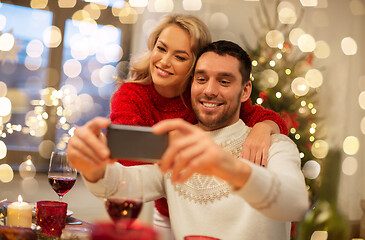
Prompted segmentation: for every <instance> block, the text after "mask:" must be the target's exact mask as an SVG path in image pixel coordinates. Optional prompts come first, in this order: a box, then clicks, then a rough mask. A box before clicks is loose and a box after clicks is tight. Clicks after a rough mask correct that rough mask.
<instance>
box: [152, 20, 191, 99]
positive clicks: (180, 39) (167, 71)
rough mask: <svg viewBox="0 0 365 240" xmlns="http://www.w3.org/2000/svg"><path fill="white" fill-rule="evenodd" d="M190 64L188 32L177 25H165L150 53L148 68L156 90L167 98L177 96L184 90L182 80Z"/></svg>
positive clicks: (184, 78)
mask: <svg viewBox="0 0 365 240" xmlns="http://www.w3.org/2000/svg"><path fill="white" fill-rule="evenodd" d="M192 64H193V54H192V52H191V41H190V35H189V33H188V32H187V31H185V30H183V29H182V28H180V27H179V26H177V25H169V26H167V27H166V28H165V29H164V30H163V31H162V32H161V34H160V36H159V38H158V39H157V42H156V44H155V46H154V47H153V50H152V53H151V59H150V69H151V76H152V81H153V83H154V85H155V89H156V91H157V92H158V93H159V94H161V95H162V96H164V97H167V98H172V97H176V96H178V95H179V94H180V93H181V92H183V91H184V90H185V89H182V88H183V87H184V86H185V85H186V83H185V82H184V80H186V75H187V73H188V71H189V69H190V68H191V65H192Z"/></svg>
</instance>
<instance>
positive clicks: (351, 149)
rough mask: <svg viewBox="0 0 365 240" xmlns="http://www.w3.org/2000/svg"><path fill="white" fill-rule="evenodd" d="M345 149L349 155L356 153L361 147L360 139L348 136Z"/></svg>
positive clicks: (344, 143) (344, 145)
mask: <svg viewBox="0 0 365 240" xmlns="http://www.w3.org/2000/svg"><path fill="white" fill-rule="evenodd" d="M342 147H343V151H344V152H345V153H346V154H348V155H355V154H356V153H357V152H358V151H359V148H360V142H359V139H358V138H357V137H355V136H348V137H346V138H345V140H344V141H343V145H342Z"/></svg>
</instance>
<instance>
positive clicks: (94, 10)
mask: <svg viewBox="0 0 365 240" xmlns="http://www.w3.org/2000/svg"><path fill="white" fill-rule="evenodd" d="M84 10H85V11H86V12H88V13H89V15H90V18H92V19H95V20H96V19H99V18H100V15H101V11H100V7H99V5H97V4H95V3H90V4H88V5H86V6H85V7H84Z"/></svg>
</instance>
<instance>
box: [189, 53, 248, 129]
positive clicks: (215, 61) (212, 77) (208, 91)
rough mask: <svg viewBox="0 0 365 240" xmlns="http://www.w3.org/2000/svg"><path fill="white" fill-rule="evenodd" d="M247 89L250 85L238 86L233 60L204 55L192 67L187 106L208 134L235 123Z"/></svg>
mask: <svg viewBox="0 0 365 240" xmlns="http://www.w3.org/2000/svg"><path fill="white" fill-rule="evenodd" d="M251 87H252V86H251V82H248V83H246V84H245V85H242V76H241V74H240V72H239V61H238V60H237V59H236V58H234V57H232V56H229V55H225V56H220V55H218V54H216V53H213V52H206V53H204V54H203V55H202V56H201V57H200V58H199V59H198V62H197V63H196V68H195V72H194V79H193V82H192V86H191V102H192V106H193V109H194V112H195V115H196V117H197V119H198V122H199V125H200V127H201V128H203V129H204V130H209V131H211V130H215V129H219V128H223V127H226V126H229V125H232V124H234V123H235V122H237V121H238V119H239V113H240V106H241V102H244V101H246V100H247V99H248V98H249V96H250V94H251Z"/></svg>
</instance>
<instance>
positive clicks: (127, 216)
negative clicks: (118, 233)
mask: <svg viewBox="0 0 365 240" xmlns="http://www.w3.org/2000/svg"><path fill="white" fill-rule="evenodd" d="M130 170H132V169H128V170H126V169H124V171H123V172H122V174H121V175H120V178H119V182H118V188H117V190H116V192H115V193H113V194H110V193H106V199H105V207H106V210H107V212H108V214H109V216H110V218H111V219H112V220H113V221H114V222H115V223H116V222H118V221H120V220H123V221H120V222H124V223H125V224H126V227H127V228H129V227H130V226H131V225H132V223H133V222H134V220H135V219H136V218H137V217H138V216H139V214H140V212H141V209H142V206H143V182H142V173H141V170H140V169H137V168H134V169H133V170H132V171H130ZM127 171H128V173H126V172H127Z"/></svg>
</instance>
